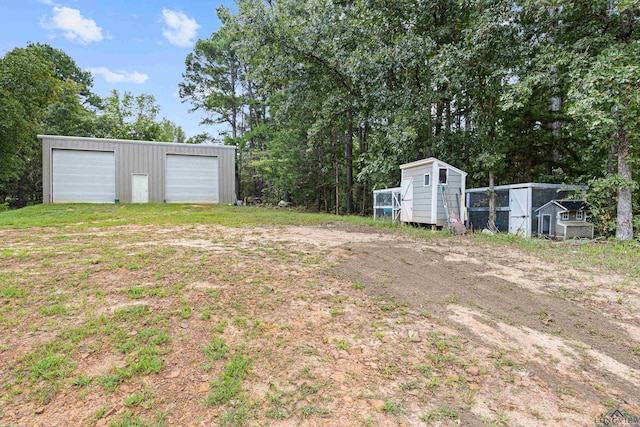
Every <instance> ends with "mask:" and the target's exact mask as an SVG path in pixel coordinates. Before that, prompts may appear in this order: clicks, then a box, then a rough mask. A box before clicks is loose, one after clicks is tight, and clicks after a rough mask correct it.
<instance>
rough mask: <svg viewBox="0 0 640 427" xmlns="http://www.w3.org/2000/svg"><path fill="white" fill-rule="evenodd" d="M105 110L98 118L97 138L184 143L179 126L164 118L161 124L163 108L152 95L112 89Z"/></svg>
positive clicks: (106, 100) (104, 103)
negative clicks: (136, 94)
mask: <svg viewBox="0 0 640 427" xmlns="http://www.w3.org/2000/svg"><path fill="white" fill-rule="evenodd" d="M102 103H103V105H104V110H102V112H101V114H99V115H98V117H97V119H96V136H97V137H100V138H114V139H136V140H142V141H162V142H179V143H183V142H185V134H184V131H183V130H182V128H181V127H180V126H177V125H176V124H175V123H173V122H172V121H170V120H168V119H166V118H163V119H162V120H161V121H158V119H157V118H158V114H159V113H160V106H159V105H158V103H157V102H156V99H155V97H154V96H153V95H148V94H141V95H138V96H134V95H133V94H131V92H124V93H123V94H122V95H120V92H118V91H117V90H115V89H114V90H113V91H112V92H111V95H109V96H107V97H105V98H104V99H103V100H102Z"/></svg>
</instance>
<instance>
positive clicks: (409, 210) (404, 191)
mask: <svg viewBox="0 0 640 427" xmlns="http://www.w3.org/2000/svg"><path fill="white" fill-rule="evenodd" d="M400 191H401V195H402V196H401V199H402V202H401V203H402V210H401V211H400V221H402V222H411V221H413V178H406V179H403V180H402V188H401V190H400Z"/></svg>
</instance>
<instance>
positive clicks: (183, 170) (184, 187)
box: [165, 154, 219, 203]
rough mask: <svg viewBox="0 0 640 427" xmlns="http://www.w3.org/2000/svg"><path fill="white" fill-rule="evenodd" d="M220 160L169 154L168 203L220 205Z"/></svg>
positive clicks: (167, 176) (208, 157)
mask: <svg viewBox="0 0 640 427" xmlns="http://www.w3.org/2000/svg"><path fill="white" fill-rule="evenodd" d="M218 187H219V183H218V158H217V157H211V156H190V155H183V154H167V175H166V192H165V200H166V202H167V203H218V193H219V190H218Z"/></svg>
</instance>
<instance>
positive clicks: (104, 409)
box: [91, 405, 109, 422]
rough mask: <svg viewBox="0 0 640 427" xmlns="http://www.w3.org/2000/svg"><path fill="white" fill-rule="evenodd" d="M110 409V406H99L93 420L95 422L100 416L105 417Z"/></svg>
mask: <svg viewBox="0 0 640 427" xmlns="http://www.w3.org/2000/svg"><path fill="white" fill-rule="evenodd" d="M108 410H109V407H108V406H106V405H105V406H101V407H100V408H98V409H97V410H96V412H94V414H93V417H92V418H91V420H92V421H93V422H96V421H98V420H99V419H100V418H102V417H104V414H106V413H107V411H108Z"/></svg>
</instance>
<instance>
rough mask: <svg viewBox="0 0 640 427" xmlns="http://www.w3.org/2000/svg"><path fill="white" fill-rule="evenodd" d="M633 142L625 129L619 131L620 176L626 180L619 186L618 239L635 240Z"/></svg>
mask: <svg viewBox="0 0 640 427" xmlns="http://www.w3.org/2000/svg"><path fill="white" fill-rule="evenodd" d="M630 158H631V141H630V140H629V135H627V132H626V131H625V130H624V129H620V130H619V131H618V175H619V176H620V178H622V179H623V180H624V182H623V183H621V185H619V186H618V216H617V227H616V238H617V239H620V240H633V221H632V220H633V213H632V206H631V196H632V192H631V186H630V185H631V183H632V182H633V181H632V179H633V176H632V173H631V168H630V167H629V163H628V162H629V159H630Z"/></svg>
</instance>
